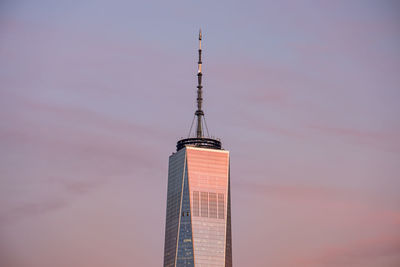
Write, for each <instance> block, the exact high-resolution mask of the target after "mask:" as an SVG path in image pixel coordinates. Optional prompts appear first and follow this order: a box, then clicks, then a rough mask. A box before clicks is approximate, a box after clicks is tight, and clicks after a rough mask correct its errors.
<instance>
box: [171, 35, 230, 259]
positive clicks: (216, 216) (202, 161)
mask: <svg viewBox="0 0 400 267" xmlns="http://www.w3.org/2000/svg"><path fill="white" fill-rule="evenodd" d="M199 44H200V45H199V72H198V74H197V75H198V77H199V79H198V81H199V85H198V86H197V88H198V90H197V96H198V97H197V101H198V109H197V111H196V113H195V116H197V118H198V120H197V122H198V123H197V130H196V136H195V137H189V138H186V139H182V140H179V141H178V144H177V152H175V153H173V154H172V155H171V156H170V158H169V167H168V192H167V212H166V226H165V244H164V266H165V267H175V266H179V267H180V266H196V267H208V266H210V267H211V266H215V267H217V266H220V267H223V266H226V267H230V266H232V233H231V196H230V171H229V151H226V150H223V149H222V148H221V142H220V141H219V140H218V139H213V138H209V137H205V136H204V134H203V130H202V128H201V126H202V125H203V120H204V118H202V117H203V116H204V113H203V111H202V109H201V101H202V92H201V90H202V86H201V76H202V73H201V32H200V35H199ZM199 102H200V103H199ZM204 124H205V121H204ZM199 128H200V129H199Z"/></svg>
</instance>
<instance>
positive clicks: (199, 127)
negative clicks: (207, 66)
mask: <svg viewBox="0 0 400 267" xmlns="http://www.w3.org/2000/svg"><path fill="white" fill-rule="evenodd" d="M201 39H202V35H201V29H200V32H199V62H198V71H197V80H198V85H197V110H196V112H195V115H196V116H197V130H196V137H197V138H202V137H203V127H202V124H201V119H202V118H201V117H202V116H204V112H203V110H202V109H201V105H202V103H203V97H202V95H203V91H202V88H203V86H202V85H201V78H202V76H203V74H202V73H201V64H202V62H201Z"/></svg>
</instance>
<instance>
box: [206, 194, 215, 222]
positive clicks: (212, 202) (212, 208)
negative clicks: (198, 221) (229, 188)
mask: <svg viewBox="0 0 400 267" xmlns="http://www.w3.org/2000/svg"><path fill="white" fill-rule="evenodd" d="M208 200H209V204H208V206H209V207H208V208H209V216H210V218H217V194H216V193H208Z"/></svg>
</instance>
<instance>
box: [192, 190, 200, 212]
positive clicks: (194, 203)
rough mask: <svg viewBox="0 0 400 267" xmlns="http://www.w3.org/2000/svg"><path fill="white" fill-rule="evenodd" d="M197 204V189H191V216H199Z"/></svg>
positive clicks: (198, 204)
mask: <svg viewBox="0 0 400 267" xmlns="http://www.w3.org/2000/svg"><path fill="white" fill-rule="evenodd" d="M199 206H200V203H199V191H193V216H200V214H199Z"/></svg>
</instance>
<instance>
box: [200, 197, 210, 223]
mask: <svg viewBox="0 0 400 267" xmlns="http://www.w3.org/2000/svg"><path fill="white" fill-rule="evenodd" d="M200 197H201V217H208V192H201V195H200Z"/></svg>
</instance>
